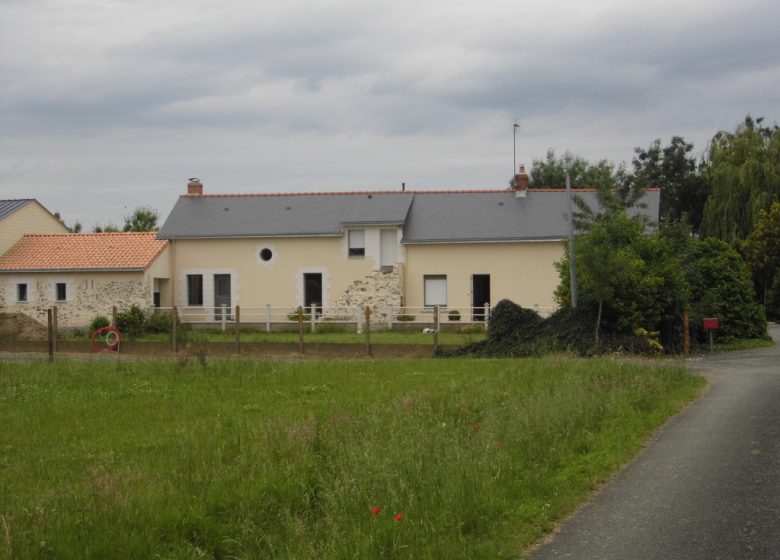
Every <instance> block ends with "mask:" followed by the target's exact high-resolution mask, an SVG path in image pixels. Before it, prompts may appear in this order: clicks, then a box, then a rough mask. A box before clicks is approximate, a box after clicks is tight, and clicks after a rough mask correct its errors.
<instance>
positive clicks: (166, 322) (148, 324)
mask: <svg viewBox="0 0 780 560" xmlns="http://www.w3.org/2000/svg"><path fill="white" fill-rule="evenodd" d="M172 326H173V313H172V312H170V311H159V310H152V311H150V312H149V313H147V314H146V320H145V322H144V331H145V332H148V333H169V332H171V328H172Z"/></svg>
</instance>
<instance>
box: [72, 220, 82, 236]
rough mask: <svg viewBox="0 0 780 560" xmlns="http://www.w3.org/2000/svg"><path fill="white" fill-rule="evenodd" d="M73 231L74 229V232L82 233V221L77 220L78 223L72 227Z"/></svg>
mask: <svg viewBox="0 0 780 560" xmlns="http://www.w3.org/2000/svg"><path fill="white" fill-rule="evenodd" d="M71 231H72V232H73V233H81V222H79V221H78V220H77V221H76V223H75V224H73V227H72V228H71Z"/></svg>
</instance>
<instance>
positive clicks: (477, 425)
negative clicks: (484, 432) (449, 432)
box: [471, 424, 480, 430]
mask: <svg viewBox="0 0 780 560" xmlns="http://www.w3.org/2000/svg"><path fill="white" fill-rule="evenodd" d="M471 427H472V428H474V429H475V430H479V428H480V425H479V424H472V425H471Z"/></svg>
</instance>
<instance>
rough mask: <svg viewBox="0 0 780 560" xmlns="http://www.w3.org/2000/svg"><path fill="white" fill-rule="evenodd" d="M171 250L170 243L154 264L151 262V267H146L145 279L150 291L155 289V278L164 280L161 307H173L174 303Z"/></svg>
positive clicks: (161, 291)
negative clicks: (171, 287)
mask: <svg viewBox="0 0 780 560" xmlns="http://www.w3.org/2000/svg"><path fill="white" fill-rule="evenodd" d="M169 251H170V245H168V246H167V247H166V248H165V249H163V250H162V251H161V252H160V254H159V255H157V258H155V259H154V261H152V264H150V265H149V268H147V269H146V274H144V281H145V282H146V284H147V286H146V289H148V290H149V293H152V292H153V291H154V279H155V278H158V279H160V280H162V284H161V285H160V287H161V290H160V300H161V301H160V306H161V307H171V305H173V303H172V302H171V296H170V294H171V290H170V284H171V281H170V278H171V259H170V256H169V255H168V252H169Z"/></svg>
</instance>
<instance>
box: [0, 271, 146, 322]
mask: <svg viewBox="0 0 780 560" xmlns="http://www.w3.org/2000/svg"><path fill="white" fill-rule="evenodd" d="M20 282H21V283H26V284H27V301H26V302H17V301H16V297H17V296H16V285H17V284H18V283H20ZM58 282H62V283H65V284H66V286H67V300H66V301H56V293H55V287H54V286H55V284H56V283H58ZM133 304H136V305H138V306H140V307H141V308H146V307H149V306H150V305H151V304H152V279H151V277H149V276H148V275H146V274H144V273H142V272H124V273H108V272H107V273H99V272H92V273H71V274H61V275H50V274H24V275H3V276H2V277H0V309H1V310H2V311H4V312H6V313H24V314H25V315H27V316H29V317H32V318H33V319H35V320H36V321H38V322H40V323H42V324H44V325H45V324H46V311H47V309H49V308H51V307H54V306H55V305H56V306H57V319H58V325H59V326H60V327H63V328H84V327H86V326H88V325H89V323H90V321H92V319H94V318H95V316H96V315H105V316H106V317H108V318H110V317H111V309H112V307H113V306H117V309H118V310H120V311H122V310H126V309H128V308H129V307H130V306H131V305H133Z"/></svg>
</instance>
